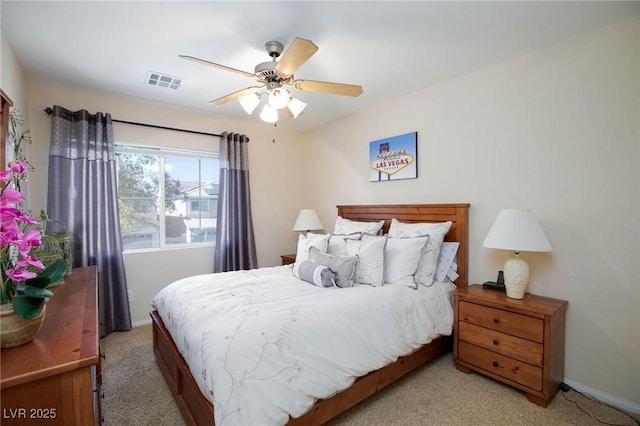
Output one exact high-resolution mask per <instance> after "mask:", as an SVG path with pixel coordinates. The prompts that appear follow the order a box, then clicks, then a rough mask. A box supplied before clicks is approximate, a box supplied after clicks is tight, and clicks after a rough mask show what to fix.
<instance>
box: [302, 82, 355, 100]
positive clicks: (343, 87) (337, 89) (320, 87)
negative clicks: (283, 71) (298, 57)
mask: <svg viewBox="0 0 640 426" xmlns="http://www.w3.org/2000/svg"><path fill="white" fill-rule="evenodd" d="M293 87H295V88H296V89H298V90H302V91H305V90H306V91H308V92H318V93H328V94H330V95H342V96H353V97H356V96H360V95H361V94H362V92H363V90H362V86H358V85H355V84H341V83H328V82H326V81H313V80H296V81H294V82H293Z"/></svg>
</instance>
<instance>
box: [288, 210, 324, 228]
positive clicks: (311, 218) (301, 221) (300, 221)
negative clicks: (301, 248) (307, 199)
mask: <svg viewBox="0 0 640 426" xmlns="http://www.w3.org/2000/svg"><path fill="white" fill-rule="evenodd" d="M318 229H323V226H322V222H320V218H319V217H318V213H316V211H315V210H313V209H302V210H300V213H298V218H297V219H296V223H295V224H294V225H293V230H294V231H306V232H309V231H314V230H318Z"/></svg>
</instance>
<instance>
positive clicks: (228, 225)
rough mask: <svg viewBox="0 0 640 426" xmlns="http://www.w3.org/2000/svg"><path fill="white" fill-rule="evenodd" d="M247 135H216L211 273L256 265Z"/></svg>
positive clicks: (237, 269) (244, 268) (255, 266)
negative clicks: (217, 160) (217, 188)
mask: <svg viewBox="0 0 640 426" xmlns="http://www.w3.org/2000/svg"><path fill="white" fill-rule="evenodd" d="M248 144H249V138H248V137H246V136H245V135H239V134H237V133H228V132H224V133H222V136H221V137H220V192H219V194H218V223H217V229H216V250H215V254H214V264H213V271H214V272H227V271H239V270H246V269H254V268H257V267H258V257H257V255H256V243H255V236H254V234H253V220H252V218H251V197H250V191H249V150H248Z"/></svg>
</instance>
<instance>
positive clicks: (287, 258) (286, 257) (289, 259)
mask: <svg viewBox="0 0 640 426" xmlns="http://www.w3.org/2000/svg"><path fill="white" fill-rule="evenodd" d="M280 257H281V258H282V264H283V265H291V264H292V263H294V262H295V261H296V255H295V254H283V255H282V256H280Z"/></svg>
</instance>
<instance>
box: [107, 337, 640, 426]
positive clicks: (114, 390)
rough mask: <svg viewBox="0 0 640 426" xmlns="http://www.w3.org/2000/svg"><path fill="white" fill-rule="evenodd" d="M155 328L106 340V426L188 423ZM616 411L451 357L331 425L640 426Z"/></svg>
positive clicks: (583, 398) (401, 382) (570, 394)
mask: <svg viewBox="0 0 640 426" xmlns="http://www.w3.org/2000/svg"><path fill="white" fill-rule="evenodd" d="M151 341H152V336H151V326H150V325H149V326H143V327H137V328H134V329H133V330H131V331H128V332H118V333H111V334H110V335H109V336H107V337H105V338H104V339H102V340H101V342H100V343H101V349H102V352H104V354H105V356H106V358H105V359H104V360H103V362H102V377H103V384H102V390H103V392H104V400H103V401H102V414H103V417H104V420H105V422H104V424H105V425H106V426H116V425H118V426H120V425H136V426H141V425H167V426H180V425H184V424H185V422H184V420H183V418H182V416H181V414H180V410H179V409H178V406H177V405H176V403H175V402H174V400H173V397H172V395H171V392H170V391H169V388H168V387H167V384H166V382H165V380H164V377H163V376H162V373H161V372H160V370H159V368H158V367H157V365H156V362H155V358H154V355H153V351H152V347H151ZM636 417H637V419H634V418H633V417H631V416H630V415H628V414H625V413H623V412H621V411H619V410H618V409H616V408H612V407H608V406H607V405H605V404H602V403H599V402H597V401H592V400H591V399H589V398H587V397H585V396H582V395H580V394H579V393H577V392H575V391H570V392H566V393H563V392H559V393H558V395H556V397H555V399H554V400H553V401H552V402H551V404H550V405H549V406H548V407H547V408H541V407H538V406H536V405H534V404H532V403H530V402H528V400H527V398H526V397H525V396H524V394H523V393H521V392H520V391H517V390H515V389H512V388H510V387H508V386H505V385H503V384H501V383H498V382H495V381H493V380H491V379H488V378H486V377H483V376H481V375H478V374H475V373H471V374H463V373H460V372H459V371H457V370H456V369H455V367H454V365H453V361H452V357H451V355H450V354H448V355H444V356H442V357H440V358H438V359H436V360H434V361H432V362H431V363H429V364H427V365H425V366H423V367H420V368H419V369H417V370H416V371H414V372H413V373H411V374H409V375H408V376H407V377H405V378H403V379H402V380H400V381H399V382H397V383H394V384H393V385H391V386H389V387H388V388H387V389H385V390H383V391H382V392H379V393H378V394H376V395H374V396H373V397H371V398H369V399H368V400H366V401H364V402H362V403H361V404H359V405H358V406H356V407H354V408H352V409H351V410H349V411H347V412H346V413H344V414H342V415H341V416H339V417H338V418H336V419H334V420H333V421H332V422H330V423H329V424H330V425H332V426H339V425H363V426H365V425H366V426H369V425H386V426H388V425H403V426H405V425H510V426H511V425H598V424H603V423H604V424H615V425H640V416H636Z"/></svg>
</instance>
